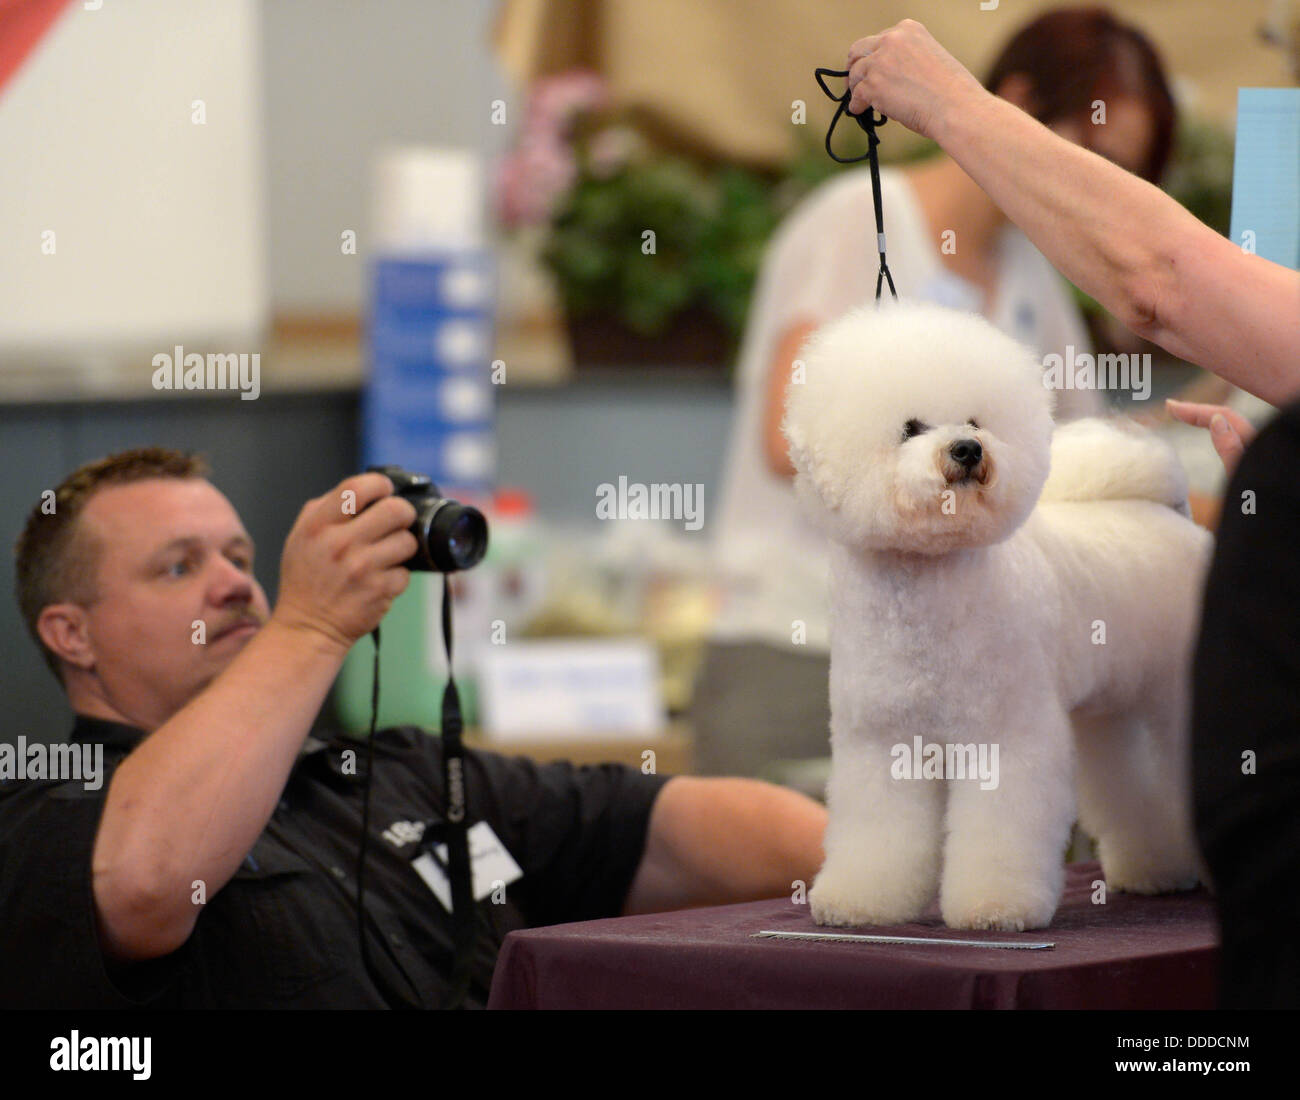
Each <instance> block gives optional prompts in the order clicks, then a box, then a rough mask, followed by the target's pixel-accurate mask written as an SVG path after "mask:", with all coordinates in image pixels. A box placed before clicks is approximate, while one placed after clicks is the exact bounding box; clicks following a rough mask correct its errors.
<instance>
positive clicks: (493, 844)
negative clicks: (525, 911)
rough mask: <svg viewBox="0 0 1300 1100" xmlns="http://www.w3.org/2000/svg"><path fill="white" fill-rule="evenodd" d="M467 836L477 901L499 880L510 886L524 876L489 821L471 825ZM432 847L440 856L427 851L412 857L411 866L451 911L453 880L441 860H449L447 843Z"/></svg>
mask: <svg viewBox="0 0 1300 1100" xmlns="http://www.w3.org/2000/svg"><path fill="white" fill-rule="evenodd" d="M467 836H468V839H469V864H470V871H471V874H470V879H471V881H472V882H473V884H474V900H475V901H482V900H483V899H484V898H485V897H487V896H488V895H489V894H490V893H492V891H493V890H494V889H495V888H496V885H497V884H498V883H500V884H501V885H503V886H509V885H510V884H511V883H512V882H516V881H518V880H519V879H521V878H523V877H524V872H523V870H522V869H521V868H520V866H519V864H517V863H516V862H515V860H514V857H513V856H512V855H511V854H510V853H509V852H507V851H506V846H505V845H504V844H502V843H501V841H500V840H498V839H497V834H496V833H495V832H493V831H492V826H491V825H489V824H488V823H487V822H486V821H480V822H479V823H478V824H477V825H474V826H473V827H471V828H470V830H469V833H468V834H467ZM433 850H434V851H435V852H437V853H438V859H434V858H433V856H431V855H430V854H429V853H428V852H424V853H423V854H421V855H420V856H418V857H417V858H415V859H413V860H411V866H412V867H414V868H415V870H416V872H417V873H418V874H419V876H420V877H421V878H422V879H424V881H425V883H426V885H427V886H428V887H429V889H430V890H432V891H433V896H434V897H436V898H437V899H438V900H439V901H440V902H442V907H443V908H444V909H446V910H447V912H448V913H450V912H451V911H452V905H451V881H450V879H448V877H447V872H446V871H444V870H443V869H442V867H441V866H440V865H439V863H438V860H439V859H440V860H442V862H443V863H446V862H447V845H445V844H435V845H434V846H433Z"/></svg>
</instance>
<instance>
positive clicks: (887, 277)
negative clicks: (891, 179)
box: [813, 69, 898, 302]
mask: <svg viewBox="0 0 1300 1100" xmlns="http://www.w3.org/2000/svg"><path fill="white" fill-rule="evenodd" d="M813 75H814V76H815V77H816V78H817V84H818V85H819V86H820V87H821V90H822V91H823V92H825V93H826V95H827V97H828V98H829V99H833V100H835V102H837V103H838V104H839V106H838V107H837V108H836V109H835V117H834V118H832V119H831V124H830V126H829V127H828V128H827V130H826V152H827V155H829V156H830V158H831V160H833V161H836V162H838V163H840V164H857V163H858V162H859V161H864V160H865V161H869V162H870V165H871V199H872V203H873V205H874V206H875V208H876V249H877V251H878V252H879V253H880V273H879V274H878V275H877V276H876V301H877V302H878V301H880V288H881V285H882V284H883V283H884V282H885V281H888V282H889V293H890V294H892V295H893V296H894V299H895V300H897V299H898V291H896V290H895V289H894V277H893V276H892V275H891V274H890V273H889V264H888V263H886V262H885V215H884V211H883V209H882V208H881V204H880V162H879V159H878V158H877V155H876V146H877V145H879V144H880V138H878V137H877V136H876V127H877V126H883V125H884V124H885V123H886V122H888V121H889V119H887V118H886V117H885V116H884V115H877V114H876V113H875V112H874V111H873V110H872V109H871V107H867V109H866V110H865V111H863V112H862V114H860V115H855V114H851V113H850V114H849V117H850V118H851V119H853V120H854V121H856V122H857V124H858V126H859V127H861V129H862V130H863V131H864V132H865V133H866V135H867V151H866V152H865V153H863V154H862V156H860V157H841V156H838V155H837V154H836V152H835V150H834V149H832V148H831V134H833V133H834V132H835V126H836V124H837V123H838V122H839V120H840V116H841V115H843V114H845V113H846V112H847V111H848V108H849V101H850V100H851V99H852V98H853V93H852V92H851V91H849V89H848V88H845V90H844V94H843V95H836V94H835V93H834V92H833V91H832V90H831V89H830V88H828V87H827V86H826V79H825V78H826V77H828V76H833V77H843V78H845V79H847V77H848V75H849V70H848V69H816V70H814V73H813Z"/></svg>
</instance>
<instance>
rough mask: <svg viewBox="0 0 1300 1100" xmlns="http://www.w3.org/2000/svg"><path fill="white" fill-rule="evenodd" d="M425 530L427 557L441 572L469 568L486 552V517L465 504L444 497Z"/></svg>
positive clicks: (481, 558) (480, 559)
mask: <svg viewBox="0 0 1300 1100" xmlns="http://www.w3.org/2000/svg"><path fill="white" fill-rule="evenodd" d="M427 530H428V547H429V557H430V558H431V559H432V561H433V563H434V565H435V566H437V568H438V569H439V570H440V571H441V572H443V573H452V572H455V571H456V570H459V569H469V568H471V567H472V566H475V565H477V564H478V563H479V562H480V561H482V560H483V555H484V554H486V553H487V542H488V534H487V520H485V519H484V518H483V513H482V512H480V511H479V510H478V509H477V508H471V507H470V506H469V505H467V504H457V503H456V502H455V501H450V500H448V501H443V502H442V506H441V507H440V508H439V509H438V510H437V512H436V513H435V514H434V516H433V522H432V523H430V524H429V526H428V528H427Z"/></svg>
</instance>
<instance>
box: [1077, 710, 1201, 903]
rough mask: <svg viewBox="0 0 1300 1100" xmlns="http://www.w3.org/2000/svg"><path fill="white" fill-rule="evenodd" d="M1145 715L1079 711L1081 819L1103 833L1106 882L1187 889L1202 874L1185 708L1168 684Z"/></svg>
mask: <svg viewBox="0 0 1300 1100" xmlns="http://www.w3.org/2000/svg"><path fill="white" fill-rule="evenodd" d="M1162 694H1163V698H1160V699H1157V700H1153V705H1152V706H1151V707H1150V708H1149V709H1148V716H1147V721H1146V722H1145V723H1144V722H1143V721H1141V720H1140V719H1138V718H1136V717H1134V716H1132V715H1122V716H1115V715H1107V716H1087V717H1084V716H1079V715H1076V716H1075V717H1074V727H1075V736H1076V739H1077V741H1076V745H1077V748H1076V752H1077V759H1078V792H1079V824H1080V825H1081V826H1082V827H1083V829H1084V830H1085V831H1086V832H1088V833H1089V834H1090V835H1092V836H1093V837H1094V838H1095V839H1096V841H1097V854H1098V856H1099V858H1100V859H1101V866H1102V871H1103V873H1104V874H1105V876H1106V885H1107V886H1108V887H1109V888H1110V889H1112V890H1119V891H1122V892H1127V893H1135V894H1159V893H1164V892H1167V891H1170V890H1186V889H1189V888H1191V887H1193V886H1195V885H1196V883H1197V880H1198V878H1199V877H1200V857H1199V855H1198V853H1197V850H1196V845H1195V842H1194V839H1193V833H1192V825H1191V812H1190V801H1191V800H1190V777H1189V775H1188V771H1187V755H1186V736H1187V734H1186V714H1185V710H1184V708H1183V707H1181V706H1179V705H1178V704H1177V702H1176V700H1175V699H1174V698H1173V693H1172V692H1164V693H1162Z"/></svg>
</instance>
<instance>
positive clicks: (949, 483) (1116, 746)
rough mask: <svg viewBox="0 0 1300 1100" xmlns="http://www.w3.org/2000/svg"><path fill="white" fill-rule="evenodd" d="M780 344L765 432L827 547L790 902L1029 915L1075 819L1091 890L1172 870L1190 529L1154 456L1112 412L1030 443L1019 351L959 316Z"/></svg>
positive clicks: (903, 316)
mask: <svg viewBox="0 0 1300 1100" xmlns="http://www.w3.org/2000/svg"><path fill="white" fill-rule="evenodd" d="M803 358H804V363H805V367H804V377H803V379H802V381H801V380H800V378H799V376H798V374H796V375H795V377H794V379H793V382H792V384H791V386H790V388H789V396H788V400H787V406H786V418H785V422H784V431H785V435H786V438H787V440H788V441H789V444H790V456H791V460H792V461H793V463H794V466H795V469H796V471H797V477H796V479H795V487H796V492H797V493H798V495H799V497H800V499H801V501H803V502H804V504H805V506H806V507H807V508H808V510H809V511H810V512H811V513H812V514H813V515H814V516H815V517H817V518H818V519H819V521H820V522H821V523H822V525H823V526H824V529H825V530H826V532H827V534H828V535H829V536H830V540H831V670H830V702H831V748H832V766H831V779H830V784H829V787H828V792H827V794H828V803H829V811H830V823H829V826H828V828H827V832H826V842H825V847H826V862H825V864H824V866H823V867H822V869H821V873H820V874H819V875H818V876H817V879H816V882H815V883H814V884H813V888H812V890H811V891H810V893H809V901H810V903H811V905H812V912H813V917H814V919H815V920H816V921H817V923H819V924H834V925H891V924H898V923H903V922H906V921H911V920H915V919H916V918H917V917H918V916H920V915H921V913H922V912H923V911H924V909H925V908H926V906H928V905H929V904H930V902H931V901H932V900H933V898H934V895H935V892H936V890H937V891H938V893H939V907H940V911H941V913H942V915H943V919H944V921H945V922H946V923H947V924H948V925H949V926H950V927H953V928H991V929H1002V930H1022V929H1027V928H1041V927H1044V926H1045V925H1047V924H1049V923H1050V922H1051V919H1052V915H1053V914H1054V913H1055V911H1056V906H1057V904H1058V902H1059V901H1060V896H1061V890H1062V887H1063V880H1064V867H1063V863H1064V860H1063V856H1064V852H1065V848H1066V844H1067V842H1068V839H1069V833H1070V828H1071V825H1072V823H1073V822H1074V820H1075V818H1076V816H1077V817H1078V818H1079V820H1080V823H1081V824H1082V826H1083V827H1084V829H1085V830H1086V831H1087V832H1089V833H1090V834H1091V835H1092V836H1093V837H1095V838H1096V840H1097V842H1098V851H1099V856H1100V859H1101V863H1102V867H1103V870H1104V872H1105V876H1106V881H1107V884H1108V886H1109V888H1110V889H1112V890H1124V891H1133V892H1137V893H1158V892H1161V891H1166V890H1174V889H1185V888H1188V887H1191V886H1193V885H1195V884H1196V881H1197V879H1198V875H1200V873H1201V870H1202V865H1201V862H1200V858H1199V855H1198V852H1197V849H1196V846H1195V842H1194V840H1193V835H1192V828H1191V810H1190V794H1189V790H1188V787H1189V779H1188V774H1187V771H1188V761H1187V759H1186V740H1185V739H1186V730H1185V726H1186V719H1187V705H1188V693H1189V689H1188V684H1187V673H1188V671H1189V663H1190V652H1191V644H1192V641H1193V635H1194V631H1195V627H1196V623H1197V617H1198V612H1199V604H1198V599H1199V590H1200V587H1201V580H1202V576H1203V570H1204V568H1205V566H1206V565H1207V563H1208V558H1209V552H1210V543H1211V539H1210V536H1209V535H1208V533H1207V532H1206V531H1204V530H1202V529H1201V528H1199V527H1197V526H1196V525H1195V524H1193V523H1192V521H1191V520H1190V519H1188V518H1187V505H1186V481H1185V478H1184V475H1183V472H1182V469H1181V467H1180V466H1179V465H1178V462H1177V459H1175V458H1174V456H1173V455H1172V453H1171V452H1169V451H1168V449H1167V448H1165V447H1164V445H1163V444H1161V443H1160V442H1159V441H1158V440H1157V439H1156V438H1155V437H1154V436H1152V435H1151V434H1150V433H1147V432H1145V431H1142V430H1141V429H1139V428H1137V426H1136V425H1133V424H1131V423H1128V422H1119V421H1102V420H1085V421H1077V422H1075V423H1073V424H1069V425H1066V426H1063V427H1061V428H1060V429H1058V430H1057V431H1056V433H1055V436H1054V437H1053V424H1052V419H1051V409H1052V396H1053V395H1052V393H1051V391H1050V390H1048V389H1047V388H1046V387H1045V384H1044V381H1043V371H1042V367H1041V365H1040V364H1039V362H1038V361H1037V360H1036V359H1035V357H1034V355H1033V354H1032V353H1031V352H1030V351H1029V350H1028V349H1026V348H1024V347H1022V346H1021V345H1019V344H1017V343H1016V342H1015V341H1014V340H1012V339H1011V338H1010V337H1008V336H1005V335H1003V334H1002V333H1001V332H999V331H998V330H997V329H995V328H993V326H991V325H990V324H989V323H988V322H986V321H985V320H984V319H983V318H981V317H978V316H976V315H974V314H967V313H958V312H955V311H953V310H949V309H944V308H941V307H938V306H932V305H925V304H910V303H909V304H895V303H885V304H884V305H883V306H882V307H881V308H879V309H877V308H874V307H868V308H866V309H861V310H858V311H855V312H853V313H850V314H848V315H847V316H845V317H844V318H842V319H840V320H839V321H836V322H834V323H833V324H831V325H829V326H827V327H826V328H824V329H822V330H821V331H820V332H819V333H817V334H816V335H815V336H814V337H813V338H812V340H811V341H810V342H809V344H808V345H807V346H806V347H805V349H804V352H803ZM1049 464H1050V476H1049ZM976 760H978V761H979V762H980V763H981V764H983V765H987V764H988V763H989V762H990V761H991V763H992V765H993V767H992V769H990V768H988V767H984V768H983V770H982V772H981V774H978V775H976V774H973V773H975V772H976V771H977V770H978V769H977V767H976V765H975V762H976ZM963 776H964V777H963ZM1076 794H1077V803H1076ZM1076 811H1077V814H1076Z"/></svg>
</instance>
